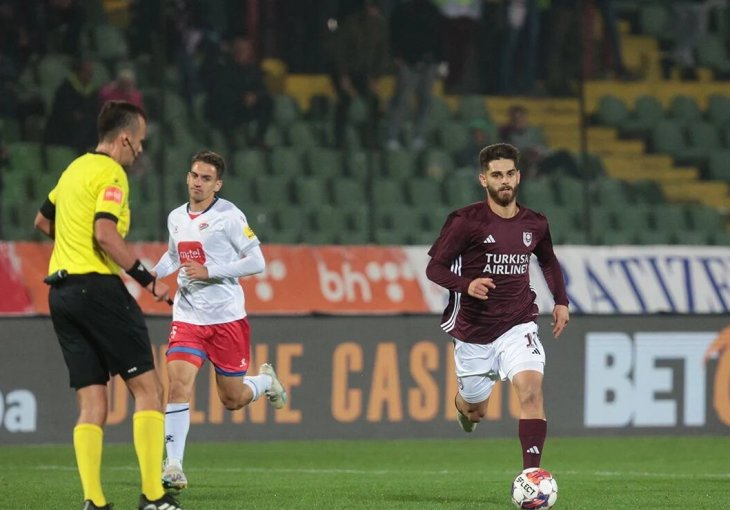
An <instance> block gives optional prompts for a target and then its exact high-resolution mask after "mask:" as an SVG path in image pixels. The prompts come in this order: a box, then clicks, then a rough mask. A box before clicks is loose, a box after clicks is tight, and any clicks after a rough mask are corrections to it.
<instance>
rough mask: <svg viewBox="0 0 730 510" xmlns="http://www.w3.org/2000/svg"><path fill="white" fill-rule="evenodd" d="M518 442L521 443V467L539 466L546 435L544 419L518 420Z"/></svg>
mask: <svg viewBox="0 0 730 510" xmlns="http://www.w3.org/2000/svg"><path fill="white" fill-rule="evenodd" d="M519 430H520V443H522V467H523V468H525V469H527V468H530V467H540V457H542V447H543V445H544V444H545V436H546V435H547V422H546V421H545V420H520V427H519Z"/></svg>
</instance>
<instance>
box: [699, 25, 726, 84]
mask: <svg viewBox="0 0 730 510" xmlns="http://www.w3.org/2000/svg"><path fill="white" fill-rule="evenodd" d="M725 36H726V34H725ZM695 54H696V55H697V64H698V65H700V66H702V67H709V68H710V69H712V71H713V73H714V75H715V78H716V79H726V78H730V58H728V51H727V48H726V47H725V41H724V40H723V35H720V34H713V33H709V34H705V35H704V36H702V37H701V38H700V40H699V41H697V45H696V48H695Z"/></svg>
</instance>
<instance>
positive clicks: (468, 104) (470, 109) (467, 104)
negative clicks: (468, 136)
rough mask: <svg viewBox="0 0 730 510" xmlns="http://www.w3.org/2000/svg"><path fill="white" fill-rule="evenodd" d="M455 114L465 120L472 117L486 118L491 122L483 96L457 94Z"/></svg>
mask: <svg viewBox="0 0 730 510" xmlns="http://www.w3.org/2000/svg"><path fill="white" fill-rule="evenodd" d="M457 115H458V117H459V118H461V119H463V120H466V121H469V120H472V119H486V120H487V121H489V122H490V123H491V122H492V118H491V116H490V115H489V111H488V110H487V104H486V102H485V100H484V96H470V95H464V96H459V103H458V107H457Z"/></svg>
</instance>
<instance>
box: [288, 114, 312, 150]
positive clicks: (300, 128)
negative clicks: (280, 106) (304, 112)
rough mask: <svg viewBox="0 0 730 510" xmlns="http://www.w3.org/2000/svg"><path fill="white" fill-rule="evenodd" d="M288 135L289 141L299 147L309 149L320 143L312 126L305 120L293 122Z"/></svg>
mask: <svg viewBox="0 0 730 510" xmlns="http://www.w3.org/2000/svg"><path fill="white" fill-rule="evenodd" d="M287 137H288V140H289V143H290V144H291V145H292V146H294V147H296V148H298V149H303V150H307V149H311V148H313V147H317V146H318V145H320V144H319V141H318V140H317V137H316V134H315V133H314V131H313V129H312V126H311V125H310V123H309V122H306V121H304V120H299V121H296V122H292V123H291V124H290V125H289V131H288V135H287Z"/></svg>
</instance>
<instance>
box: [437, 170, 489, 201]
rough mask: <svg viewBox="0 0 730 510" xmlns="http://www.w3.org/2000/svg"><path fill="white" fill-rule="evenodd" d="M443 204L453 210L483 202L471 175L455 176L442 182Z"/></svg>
mask: <svg viewBox="0 0 730 510" xmlns="http://www.w3.org/2000/svg"><path fill="white" fill-rule="evenodd" d="M442 186H443V190H444V198H445V204H446V205H448V206H449V207H453V208H454V209H457V208H461V207H465V206H467V205H469V204H471V203H474V202H478V201H480V200H484V188H482V187H481V186H480V185H479V183H478V182H477V181H476V179H475V178H474V177H473V176H472V175H468V174H456V175H453V176H451V177H449V178H448V179H445V180H444V181H443V185H442Z"/></svg>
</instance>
